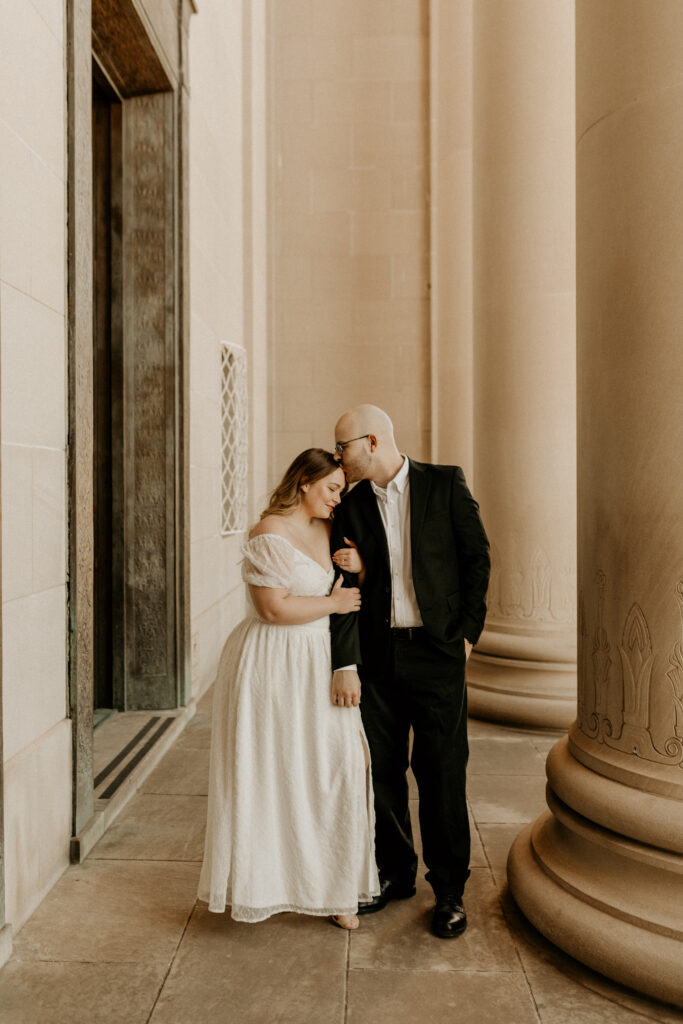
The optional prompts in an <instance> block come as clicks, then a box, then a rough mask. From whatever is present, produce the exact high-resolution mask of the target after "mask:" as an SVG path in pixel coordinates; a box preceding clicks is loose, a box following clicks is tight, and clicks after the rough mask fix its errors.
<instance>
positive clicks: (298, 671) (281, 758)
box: [199, 617, 379, 922]
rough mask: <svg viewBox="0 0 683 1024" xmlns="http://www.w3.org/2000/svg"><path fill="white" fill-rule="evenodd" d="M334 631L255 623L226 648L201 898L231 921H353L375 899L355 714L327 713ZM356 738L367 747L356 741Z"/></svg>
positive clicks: (323, 626)
mask: <svg viewBox="0 0 683 1024" xmlns="http://www.w3.org/2000/svg"><path fill="white" fill-rule="evenodd" d="M330 681H331V664H330V640H329V620H328V619H321V620H319V621H318V622H312V623H308V624H307V625H305V626H278V625H273V624H270V623H266V622H263V621H262V620H261V619H258V618H255V617H252V618H248V619H246V620H244V621H243V622H242V623H240V625H239V626H237V628H236V629H235V630H234V631H233V633H232V634H231V635H230V637H229V638H228V640H227V642H226V644H225V647H224V649H223V653H222V656H221V659H220V664H219V670H218V676H217V681H216V691H215V695H214V706H213V726H212V736H211V768H210V782H209V805H208V815H207V835H206V844H205V851H204V862H203V865H202V871H201V877H200V883H199V898H200V899H202V900H204V901H206V902H207V903H208V904H209V910H212V911H216V912H221V911H223V910H225V907H226V904H230V905H231V913H232V917H233V918H234V919H235V920H237V921H250V922H256V921H263V920H264V919H265V918H267V917H270V916H271V915H272V914H276V913H279V912H281V911H297V912H299V913H304V914H315V915H328V914H352V913H355V911H356V908H357V904H358V901H359V900H363V899H369V898H370V897H371V896H373V895H376V894H377V893H378V891H379V882H378V877H377V869H376V866H375V856H374V830H375V825H374V807H373V793H372V783H371V780H370V773H369V772H366V770H365V755H364V751H363V743H364V742H365V736H364V733H363V727H362V723H361V718H360V712H359V709H358V708H337V707H335V706H334V705H333V704H332V703H331V701H330ZM361 737H362V740H361Z"/></svg>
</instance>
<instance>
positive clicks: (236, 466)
mask: <svg viewBox="0 0 683 1024" xmlns="http://www.w3.org/2000/svg"><path fill="white" fill-rule="evenodd" d="M221 425H222V445H221V449H222V456H221V473H222V488H221V490H222V495H221V497H222V516H221V533H222V534H224V535H225V534H230V533H241V532H242V531H243V530H246V528H247V494H248V486H247V473H248V466H247V436H248V435H247V429H248V409H247V353H246V351H245V350H244V349H243V348H242V346H241V345H235V344H233V343H232V342H227V341H224V342H222V343H221Z"/></svg>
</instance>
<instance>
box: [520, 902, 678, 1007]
mask: <svg viewBox="0 0 683 1024" xmlns="http://www.w3.org/2000/svg"><path fill="white" fill-rule="evenodd" d="M502 902H503V906H504V912H505V917H506V921H507V923H508V928H509V929H510V934H511V935H512V937H513V939H514V942H515V945H516V946H517V949H518V951H519V955H520V959H521V962H522V965H523V968H524V971H525V974H526V976H527V978H528V981H529V985H530V987H531V990H532V992H533V994H534V999H535V1001H536V1004H537V1006H538V1012H539V1016H540V1019H541V1024H566V1022H568V1021H571V1024H645V1022H646V1021H658V1022H660V1024H683V1010H678V1009H675V1008H674V1007H671V1006H667V1005H665V1004H663V1003H659V1002H657V1001H656V1000H654V999H648V998H646V997H645V996H641V995H639V994H638V993H637V992H634V991H632V990H630V989H627V988H625V987H624V986H622V985H618V984H617V983H616V982H613V981H611V980H610V979H609V978H605V977H604V976H603V975H601V974H598V973H597V972H596V971H592V970H590V969H589V968H588V967H586V966H585V965H584V964H581V963H579V962H578V961H577V960H574V959H573V958H572V957H570V956H567V955H566V954H565V953H563V952H562V950H560V949H558V948H557V947H556V946H553V945H552V943H550V942H548V940H547V939H545V938H544V936H542V935H541V934H540V933H539V932H537V931H536V929H535V928H534V927H533V926H532V925H531V924H530V923H529V922H528V921H527V920H526V918H525V917H524V915H523V914H521V913H520V912H519V910H518V909H517V906H516V904H515V902H514V900H513V899H512V897H511V895H510V893H509V891H504V892H503V897H502Z"/></svg>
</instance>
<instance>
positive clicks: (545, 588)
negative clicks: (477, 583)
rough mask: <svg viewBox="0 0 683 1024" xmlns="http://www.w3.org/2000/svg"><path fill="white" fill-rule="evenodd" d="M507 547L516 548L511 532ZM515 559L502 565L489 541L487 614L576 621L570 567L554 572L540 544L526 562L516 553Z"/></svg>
mask: <svg viewBox="0 0 683 1024" xmlns="http://www.w3.org/2000/svg"><path fill="white" fill-rule="evenodd" d="M508 549H509V550H511V551H515V552H517V551H518V550H519V543H518V541H517V538H516V536H515V535H513V536H512V537H511V538H510V544H509V548H508ZM515 561H516V564H513V565H508V566H507V567H503V565H502V559H501V556H500V551H499V550H498V548H497V547H496V545H495V544H492V545H491V578H490V582H489V590H488V596H487V604H488V609H489V614H490V615H491V616H493V617H498V618H506V619H517V620H521V621H525V622H527V621H528V622H548V623H553V624H567V625H571V624H573V623H574V622H575V621H576V616H575V609H574V593H575V589H576V587H575V574H574V573H573V571H572V570H571V569H570V568H568V567H565V568H563V569H562V570H561V571H560V573H559V575H558V574H557V573H554V572H553V566H552V563H551V561H550V559H549V557H548V554H547V552H546V551H545V550H544V549H543V548H541V547H537V548H536V549H535V550H534V552H533V554H532V555H531V558H530V559H529V561H528V563H527V565H526V566H524V565H523V564H522V562H521V559H520V558H519V556H517V558H516V560H515Z"/></svg>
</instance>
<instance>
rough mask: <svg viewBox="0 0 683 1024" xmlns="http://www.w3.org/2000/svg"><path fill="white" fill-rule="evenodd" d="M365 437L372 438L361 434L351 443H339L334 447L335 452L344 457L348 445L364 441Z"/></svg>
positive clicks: (352, 439) (353, 438)
mask: <svg viewBox="0 0 683 1024" xmlns="http://www.w3.org/2000/svg"><path fill="white" fill-rule="evenodd" d="M365 437H370V435H369V434H361V435H360V437H352V438H351V440H350V441H337V443H336V444H335V446H334V450H335V452H336V453H337V455H343V453H344V449H345V448H346V446H347V444H351V443H352V442H353V441H362V440H363V438H365Z"/></svg>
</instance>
